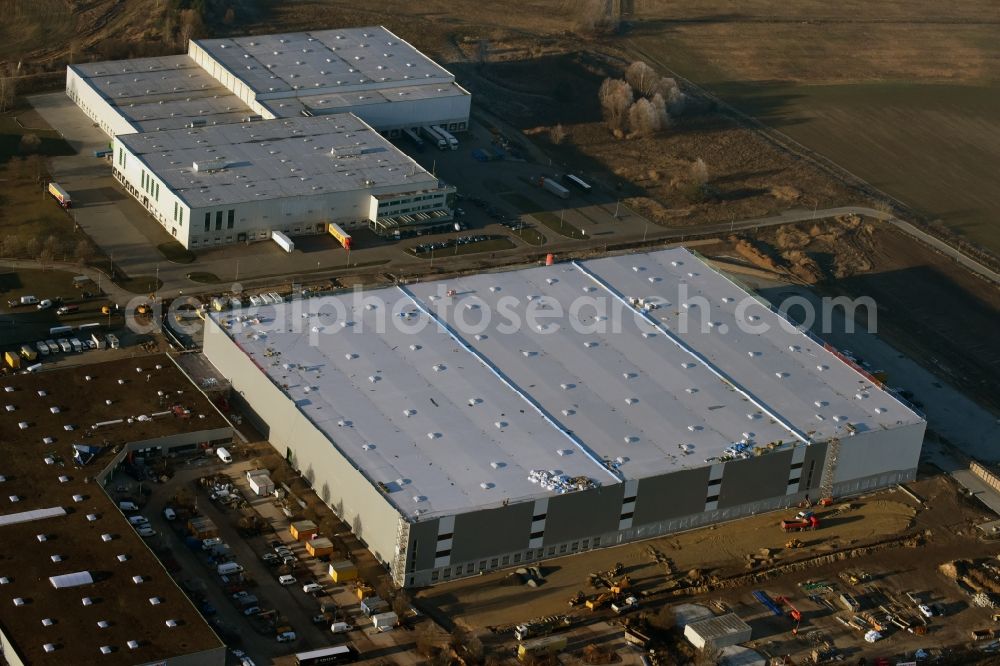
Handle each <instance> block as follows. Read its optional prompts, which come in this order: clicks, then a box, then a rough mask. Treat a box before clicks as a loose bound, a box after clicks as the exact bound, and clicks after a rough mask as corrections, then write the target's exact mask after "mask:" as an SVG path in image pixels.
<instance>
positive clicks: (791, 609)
mask: <svg viewBox="0 0 1000 666" xmlns="http://www.w3.org/2000/svg"><path fill="white" fill-rule="evenodd" d="M774 600H775V601H776V602H778V603H779V604H784V605H785V606H787V607H788V617H790V618H792V620H793V621H794V622H795V626H794V627H793V628H792V635H793V636H795V635H798V633H799V625H800V624H801V623H802V611H800V610H799V609H798V608H796V607H795V606H794V605H793V604H792V602H791V600H790V599H789V598H788V597H775V598H774Z"/></svg>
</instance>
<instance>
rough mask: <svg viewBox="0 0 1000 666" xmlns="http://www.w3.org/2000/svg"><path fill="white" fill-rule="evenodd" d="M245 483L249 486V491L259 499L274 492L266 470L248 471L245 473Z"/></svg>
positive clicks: (272, 483)
mask: <svg viewBox="0 0 1000 666" xmlns="http://www.w3.org/2000/svg"><path fill="white" fill-rule="evenodd" d="M247 482H248V483H249V484H250V490H252V491H253V492H254V494H255V495H257V496H259V497H264V496H266V495H270V494H271V493H273V492H274V481H271V477H270V476H269V475H268V473H267V471H266V470H262V469H256V470H250V471H249V472H247Z"/></svg>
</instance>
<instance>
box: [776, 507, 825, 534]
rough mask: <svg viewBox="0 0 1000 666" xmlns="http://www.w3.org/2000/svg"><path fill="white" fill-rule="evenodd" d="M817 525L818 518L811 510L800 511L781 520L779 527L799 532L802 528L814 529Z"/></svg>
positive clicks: (787, 530)
mask: <svg viewBox="0 0 1000 666" xmlns="http://www.w3.org/2000/svg"><path fill="white" fill-rule="evenodd" d="M817 527H819V518H817V517H816V516H815V514H813V512H812V511H800V512H799V513H798V515H796V516H795V517H794V518H792V519H791V520H782V521H781V529H783V530H785V531H786V532H801V531H803V530H814V529H816V528H817Z"/></svg>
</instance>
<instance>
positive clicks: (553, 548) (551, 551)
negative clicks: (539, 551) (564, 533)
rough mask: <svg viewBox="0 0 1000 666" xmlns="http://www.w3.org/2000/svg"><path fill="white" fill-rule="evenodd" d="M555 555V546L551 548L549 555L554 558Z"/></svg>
mask: <svg viewBox="0 0 1000 666" xmlns="http://www.w3.org/2000/svg"><path fill="white" fill-rule="evenodd" d="M555 554H556V547H555V546H549V555H550V556H552V555H555Z"/></svg>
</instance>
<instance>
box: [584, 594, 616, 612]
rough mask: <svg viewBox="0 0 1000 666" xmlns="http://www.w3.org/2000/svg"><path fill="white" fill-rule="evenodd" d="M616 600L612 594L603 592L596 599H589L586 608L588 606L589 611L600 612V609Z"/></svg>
mask: <svg viewBox="0 0 1000 666" xmlns="http://www.w3.org/2000/svg"><path fill="white" fill-rule="evenodd" d="M614 598H615V595H614V594H612V593H611V592H601V593H600V594H598V595H597V596H596V597H593V598H591V599H587V602H586V606H587V608H588V610H592V611H595V610H598V609H600V608H604V607H605V606H607V605H608V604H609V603H611V601H612V600H613V599H614Z"/></svg>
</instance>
